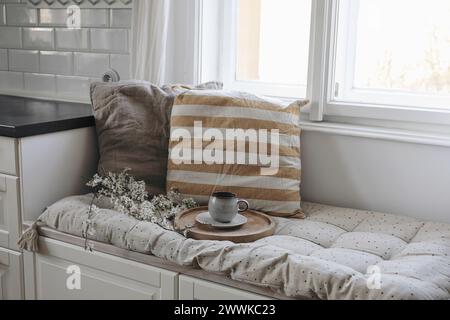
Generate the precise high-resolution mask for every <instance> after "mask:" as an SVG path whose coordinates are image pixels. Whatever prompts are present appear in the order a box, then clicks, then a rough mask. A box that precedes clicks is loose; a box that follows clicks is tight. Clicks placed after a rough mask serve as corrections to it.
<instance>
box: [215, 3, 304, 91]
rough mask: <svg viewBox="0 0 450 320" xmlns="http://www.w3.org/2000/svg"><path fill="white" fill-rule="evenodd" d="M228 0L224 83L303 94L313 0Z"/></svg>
mask: <svg viewBox="0 0 450 320" xmlns="http://www.w3.org/2000/svg"><path fill="white" fill-rule="evenodd" d="M227 2H228V1H227ZM229 3H232V4H230V8H229V14H228V17H227V19H226V23H225V27H226V31H227V32H228V34H227V36H228V37H227V38H228V39H229V43H228V44H227V45H226V46H225V50H227V51H228V54H229V56H228V59H227V63H225V65H224V67H225V70H224V73H225V86H226V87H228V88H231V89H239V90H246V91H252V92H257V93H260V94H266V95H271V96H282V97H304V96H305V95H306V87H307V77H308V55H309V39H310V24H311V0H276V1H274V0H235V1H229ZM287 40H288V41H287Z"/></svg>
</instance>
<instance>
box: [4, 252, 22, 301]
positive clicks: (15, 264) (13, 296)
mask: <svg viewBox="0 0 450 320" xmlns="http://www.w3.org/2000/svg"><path fill="white" fill-rule="evenodd" d="M23 298H24V294H23V281H22V254H20V253H17V252H12V251H10V250H7V249H4V248H0V300H20V299H23Z"/></svg>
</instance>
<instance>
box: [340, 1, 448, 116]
mask: <svg viewBox="0 0 450 320" xmlns="http://www.w3.org/2000/svg"><path fill="white" fill-rule="evenodd" d="M338 11H339V16H338V32H337V42H336V44H337V51H336V61H335V63H336V67H335V87H334V88H333V92H332V100H335V101H343V102H358V103H367V104H379V105H389V106H408V107H421V108H440V109H445V108H447V109H450V19H449V17H450V1H448V0H426V1H425V0H395V1H392V0H377V1H373V0H340V1H339V10H338Z"/></svg>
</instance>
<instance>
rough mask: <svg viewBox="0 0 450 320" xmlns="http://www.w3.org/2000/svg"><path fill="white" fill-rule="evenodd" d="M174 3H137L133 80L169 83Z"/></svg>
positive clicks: (139, 0)
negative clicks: (170, 30) (171, 25)
mask: <svg viewBox="0 0 450 320" xmlns="http://www.w3.org/2000/svg"><path fill="white" fill-rule="evenodd" d="M171 6H172V0H134V2H133V18H132V30H131V32H132V36H131V66H130V68H131V70H130V71H131V78H132V79H136V80H145V81H149V82H152V83H154V84H157V85H161V84H164V83H165V82H166V81H167V75H166V74H167V65H168V56H167V55H168V51H169V49H168V45H169V36H170V35H169V28H170V20H171Z"/></svg>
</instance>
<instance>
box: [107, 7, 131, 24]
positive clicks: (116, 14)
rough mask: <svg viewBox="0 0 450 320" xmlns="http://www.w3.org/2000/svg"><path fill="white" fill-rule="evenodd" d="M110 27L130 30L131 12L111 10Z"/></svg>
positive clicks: (128, 10)
mask: <svg viewBox="0 0 450 320" xmlns="http://www.w3.org/2000/svg"><path fill="white" fill-rule="evenodd" d="M111 27H113V28H130V27H131V10H130V9H112V10H111Z"/></svg>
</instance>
